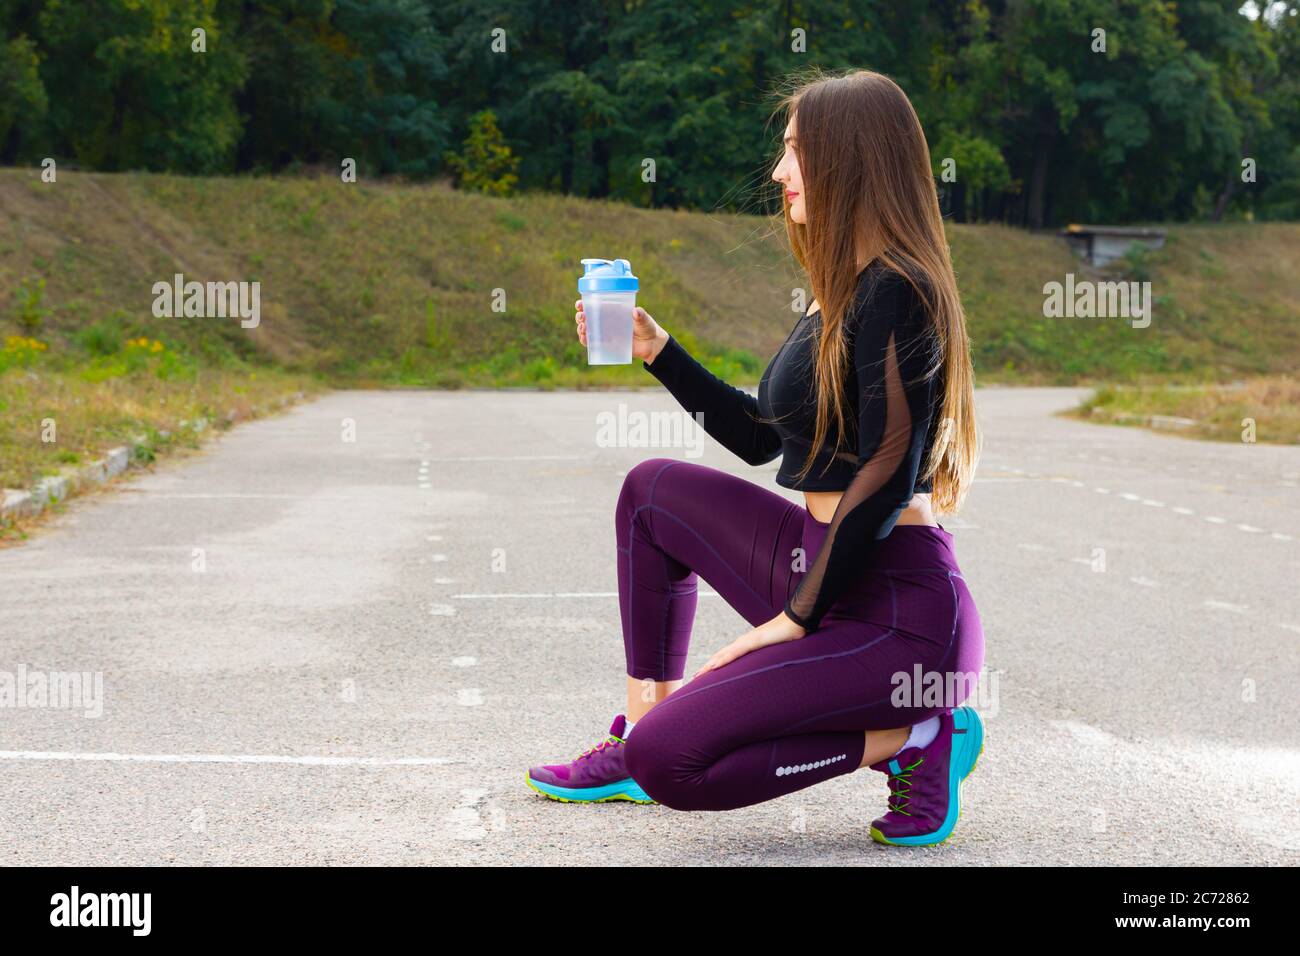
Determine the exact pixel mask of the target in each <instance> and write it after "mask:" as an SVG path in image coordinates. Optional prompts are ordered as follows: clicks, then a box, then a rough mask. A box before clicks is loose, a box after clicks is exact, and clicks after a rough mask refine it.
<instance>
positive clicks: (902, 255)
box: [769, 70, 981, 514]
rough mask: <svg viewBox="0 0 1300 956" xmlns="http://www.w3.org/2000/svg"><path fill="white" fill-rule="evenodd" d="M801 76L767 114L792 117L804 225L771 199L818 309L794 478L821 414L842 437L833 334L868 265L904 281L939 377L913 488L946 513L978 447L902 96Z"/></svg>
mask: <svg viewBox="0 0 1300 956" xmlns="http://www.w3.org/2000/svg"><path fill="white" fill-rule="evenodd" d="M813 76H814V78H813V79H811V80H807V79H805V80H804V81H803V82H801V84H800V85H798V86H797V88H795V89H794V90H793V91H792V92H789V93H787V94H785V95H784V96H783V97H782V98H781V100H780V102H779V104H778V106H777V110H776V113H777V115H779V116H780V117H782V118H783V119H785V120H789V119H790V118H791V117H794V119H795V131H794V135H795V143H794V150H795V155H796V156H797V158H798V160H799V169H800V173H801V175H802V177H803V195H804V208H805V209H806V210H807V215H806V217H805V218H806V219H807V220H808V221H807V223H806V224H801V223H796V222H795V221H794V220H793V219H791V218H790V204H789V202H783V204H782V206H783V209H782V215H783V217H784V220H785V229H786V234H787V236H788V237H789V240H790V246H791V250H792V251H793V253H794V257H795V259H796V260H797V261H798V263H799V265H800V266H801V267H802V268H803V270H804V272H805V273H806V274H807V276H808V281H809V283H810V285H811V286H812V291H813V295H814V298H815V299H816V300H817V302H818V304H819V305H820V306H821V331H820V336H819V341H818V343H817V345H816V358H815V360H814V370H813V371H814V381H815V383H816V391H817V419H816V429H815V433H814V438H813V443H812V447H811V449H810V450H809V454H808V459H807V461H805V462H804V465H803V469H802V470H801V471H800V473H799V475H800V477H801V478H802V477H803V476H804V475H806V474H807V473H808V470H809V469H810V468H811V467H812V464H813V461H814V460H815V458H816V455H817V450H818V449H819V448H821V446H822V443H823V442H824V441H825V440H826V435H827V432H828V431H829V430H830V423H831V418H832V416H833V417H834V419H835V422H836V424H837V426H838V428H837V432H836V434H838V435H841V436H843V435H845V434H846V431H845V421H844V418H845V416H844V405H843V403H842V402H840V401H836V400H835V399H836V397H837V396H840V395H841V393H842V391H843V389H844V388H845V377H846V374H847V365H848V361H849V356H848V348H847V343H846V342H845V339H844V336H843V334H842V329H843V325H844V320H845V317H846V316H847V314H848V312H849V309H850V308H851V307H852V305H853V298H854V294H855V291H856V288H857V284H858V276H859V275H860V273H861V269H860V267H859V266H858V263H859V262H863V263H864V264H870V263H873V262H875V261H876V260H879V261H880V263H881V264H882V265H883V266H884V267H885V268H887V269H890V270H893V271H895V272H898V273H900V274H901V275H902V276H903V277H904V278H905V279H906V280H907V281H908V282H909V283H911V285H912V286H913V288H915V289H916V291H917V293H918V295H919V297H920V301H921V302H922V303H923V304H924V306H925V308H926V310H927V312H928V314H929V316H930V317H931V319H932V320H933V328H934V332H935V335H936V337H937V340H938V345H939V349H938V353H939V359H938V364H937V365H936V366H935V367H934V368H932V369H931V370H930V373H929V374H935V373H937V372H938V371H939V369H940V368H942V369H943V372H944V379H943V380H944V390H943V399H942V403H941V405H940V407H939V409H938V410H937V414H938V415H939V421H938V422H937V430H936V432H935V440H934V444H933V446H932V448H931V450H930V454H929V457H928V458H927V460H926V461H924V462H922V463H921V465H920V470H919V472H918V474H917V482H918V483H920V481H921V480H922V479H924V478H927V477H928V478H932V479H933V484H932V486H931V487H932V492H931V495H932V498H931V504H932V506H933V509H934V510H935V511H936V512H938V513H943V514H949V513H953V512H956V511H957V509H958V508H959V507H960V506H961V503H962V500H963V499H964V498H965V496H966V492H967V491H968V490H969V488H970V482H971V480H972V478H973V477H974V474H975V466H976V463H977V462H978V460H979V453H980V440H981V439H980V433H979V429H978V427H977V425H976V422H975V391H974V368H973V366H972V363H971V357H970V342H969V339H968V337H967V334H966V317H965V313H964V312H963V310H962V305H961V299H960V298H959V296H958V294H957V279H956V276H955V275H954V273H953V268H952V259H951V257H950V255H949V252H948V241H947V238H946V237H945V235H944V231H943V217H942V214H941V213H940V212H939V197H938V193H937V191H936V189H935V183H934V175H933V173H932V171H931V167H930V149H929V147H928V146H927V145H926V141H925V134H924V132H922V130H921V121H920V119H918V117H917V115H916V111H915V110H914V109H913V108H912V104H911V102H910V101H909V100H908V98H907V94H905V93H904V92H903V91H902V90H901V89H900V88H899V86H898V84H896V83H895V82H894V81H893V80H891V79H889V77H887V76H884V75H882V74H880V73H873V72H871V71H869V70H854V71H852V72H849V73H846V74H843V75H838V76H836V75H826V74H823V73H820V71H817V72H815V73H814V74H813ZM774 170H775V167H773V171H774ZM769 180H770V177H769Z"/></svg>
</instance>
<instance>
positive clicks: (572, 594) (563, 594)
mask: <svg viewBox="0 0 1300 956" xmlns="http://www.w3.org/2000/svg"><path fill="white" fill-rule="evenodd" d="M695 593H696V594H698V595H699V596H700V597H717V596H718V592H717V591H696V592H695ZM452 597H453V598H464V599H465V600H467V601H473V600H481V599H489V598H611V597H613V598H616V597H618V592H617V591H534V592H518V593H513V594H512V593H508V592H502V593H497V594H453V595H452Z"/></svg>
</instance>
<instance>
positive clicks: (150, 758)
mask: <svg viewBox="0 0 1300 956" xmlns="http://www.w3.org/2000/svg"><path fill="white" fill-rule="evenodd" d="M0 760H80V761H106V762H110V763H119V762H121V763H265V764H297V765H299V766H307V767H426V766H428V767H431V766H442V765H444V764H451V763H456V761H455V760H452V759H451V758H449V757H291V756H286V755H281V754H117V753H74V752H71V751H60V750H0Z"/></svg>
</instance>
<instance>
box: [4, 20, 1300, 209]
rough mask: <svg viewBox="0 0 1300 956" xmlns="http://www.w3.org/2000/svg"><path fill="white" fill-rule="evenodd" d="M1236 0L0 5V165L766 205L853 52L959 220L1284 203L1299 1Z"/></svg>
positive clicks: (1297, 84) (1290, 178)
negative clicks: (824, 92)
mask: <svg viewBox="0 0 1300 956" xmlns="http://www.w3.org/2000/svg"><path fill="white" fill-rule="evenodd" d="M1248 7H1249V12H1251V13H1253V14H1254V15H1253V16H1248V15H1246V14H1245V13H1243V12H1240V8H1241V0H1165V2H1160V0H747V2H744V0H742V2H718V0H696V2H682V0H622V2H614V0H591V2H586V3H571V2H567V0H495V2H491V3H486V2H482V0H268V2H263V3H255V2H235V0H44V2H36V0H31V2H25V0H0V164H11V165H12V164H15V163H37V162H40V161H41V160H42V159H44V158H45V157H52V158H54V159H56V161H59V162H70V163H72V164H74V165H78V166H80V167H83V168H91V169H97V170H127V169H149V170H166V171H173V172H182V173H230V172H246V171H277V170H284V169H293V168H296V167H300V166H303V165H314V166H326V167H332V168H334V169H336V170H337V169H338V168H339V164H340V163H342V162H343V161H344V160H346V159H349V158H350V159H354V160H355V161H356V163H357V167H358V172H359V174H360V175H363V176H375V175H386V174H402V175H406V176H409V177H414V178H423V177H429V176H435V175H441V174H449V175H453V176H455V178H457V179H458V180H459V181H461V182H462V183H463V184H464V185H465V186H466V187H467V188H474V187H477V188H482V189H487V190H489V191H493V192H496V193H498V194H500V193H503V192H505V191H508V190H509V189H510V188H511V186H512V185H514V187H515V188H519V189H524V190H549V191H558V192H564V193H568V194H571V195H577V196H587V197H611V198H616V199H621V200H624V201H628V202H632V203H635V204H638V205H643V206H654V207H689V208H703V209H714V208H728V209H746V210H765V209H770V208H772V207H771V206H770V205H769V204H770V203H771V202H773V201H774V197H773V195H772V194H771V192H770V191H767V190H764V189H762V188H761V187H763V186H764V185H765V182H766V179H767V164H768V162H769V160H770V159H771V158H772V151H773V148H774V145H775V143H776V141H777V139H779V130H774V129H771V128H769V127H766V126H765V123H766V121H767V120H768V119H769V117H770V114H771V108H772V104H773V93H774V92H775V91H776V90H778V89H779V88H780V87H782V86H783V85H785V84H788V82H789V81H790V80H791V78H792V77H794V76H797V75H799V74H801V73H803V72H804V71H806V70H808V69H810V68H814V67H816V68H820V69H823V70H832V71H835V70H842V69H850V68H870V69H874V70H879V71H881V72H884V73H887V74H889V75H891V76H892V77H894V78H895V79H896V80H897V81H898V82H899V83H900V84H901V85H902V86H903V88H904V89H906V90H907V91H908V93H909V95H910V96H911V97H912V99H913V102H914V103H915V104H916V107H917V110H918V112H919V113H920V115H921V118H922V121H923V122H924V124H925V127H926V132H927V135H928V136H929V138H930V145H931V150H932V154H933V158H934V162H935V172H936V175H940V176H941V173H942V164H943V161H944V160H945V159H951V160H953V161H954V162H955V168H956V172H957V174H956V179H955V181H953V182H951V183H950V184H949V183H946V182H945V183H944V186H945V203H946V205H947V206H948V209H949V211H950V212H951V213H952V215H953V216H954V218H956V219H957V220H959V221H960V220H963V219H968V218H973V219H992V220H1001V221H1005V222H1010V223H1022V224H1029V225H1035V226H1038V225H1050V224H1058V223H1063V222H1066V221H1095V220H1103V221H1112V222H1116V221H1137V220H1181V219H1211V218H1220V217H1222V216H1228V217H1250V218H1274V219H1282V218H1297V217H1300V145H1298V144H1300V14H1298V13H1297V5H1296V4H1295V3H1292V2H1283V3H1264V2H1263V0H1260V3H1259V4H1258V5H1253V4H1252V5H1248ZM1260 7H1264V8H1265V9H1263V10H1262V11H1261V10H1260ZM200 29H201V30H202V31H204V34H203V46H204V50H203V52H196V50H195V43H196V41H195V39H194V37H195V33H194V31H195V30H200ZM800 31H802V32H800ZM1098 31H1104V50H1103V49H1102V39H1103V38H1102V34H1100V33H1098ZM801 43H802V47H801ZM487 116H492V117H494V120H495V123H496V124H497V126H498V127H499V130H500V132H499V134H497V133H494V132H493V131H492V130H491V129H490V128H489V126H490V124H489V121H488V120H486V119H485V118H484V117H487ZM647 160H653V169H654V175H653V177H652V178H651V177H650V176H649V175H648V173H647V168H648V164H647ZM1244 161H1249V162H1250V164H1253V169H1254V171H1255V174H1254V180H1253V181H1249V180H1247V181H1243V176H1242V164H1243V162H1244ZM516 163H517V176H518V183H517V184H512V182H511V178H510V177H511V176H513V175H515V174H516V173H515V172H513V170H514V168H515V165H516ZM941 178H942V177H941ZM647 180H651V181H647Z"/></svg>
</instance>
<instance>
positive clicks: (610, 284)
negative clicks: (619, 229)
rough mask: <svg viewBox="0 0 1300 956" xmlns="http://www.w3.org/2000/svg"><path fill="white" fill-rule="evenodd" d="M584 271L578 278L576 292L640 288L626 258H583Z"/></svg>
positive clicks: (629, 290)
mask: <svg viewBox="0 0 1300 956" xmlns="http://www.w3.org/2000/svg"><path fill="white" fill-rule="evenodd" d="M582 264H583V266H585V267H586V271H585V272H584V273H583V274H582V277H581V278H580V279H578V292H580V293H584V292H635V291H636V290H637V289H638V288H640V283H639V282H637V278H636V276H634V275H632V264H631V263H630V262H628V261H627V260H626V259H612V260H611V259H583V260H582Z"/></svg>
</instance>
